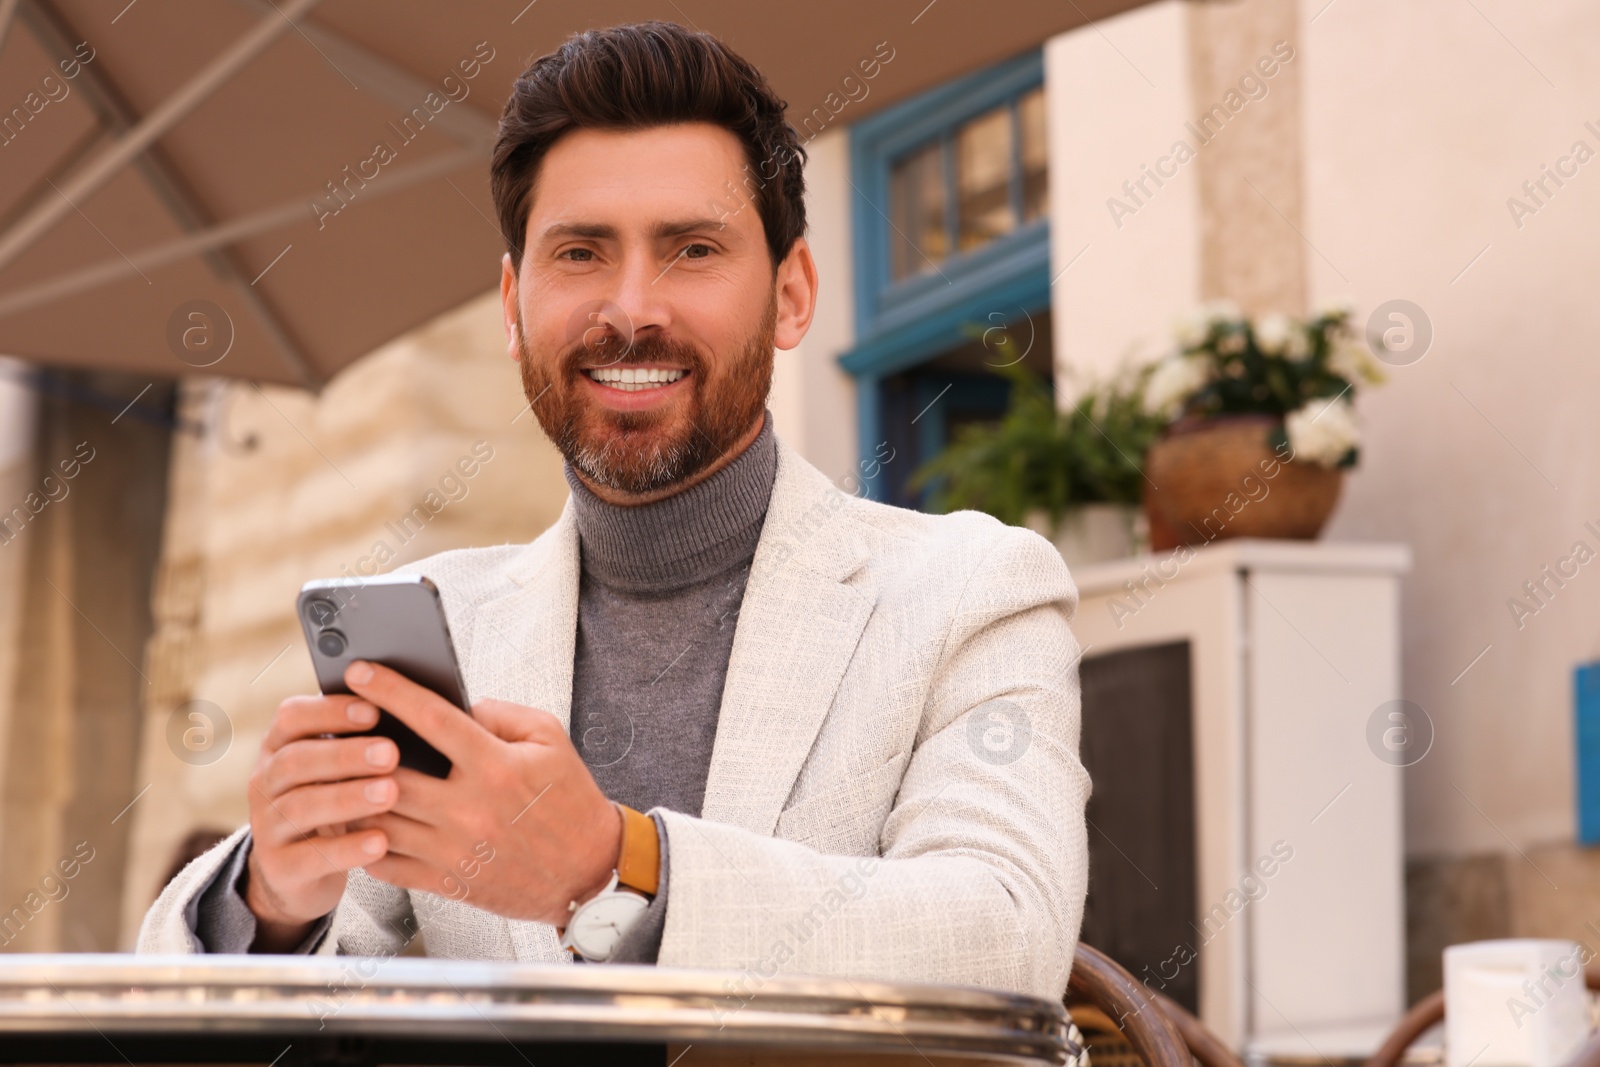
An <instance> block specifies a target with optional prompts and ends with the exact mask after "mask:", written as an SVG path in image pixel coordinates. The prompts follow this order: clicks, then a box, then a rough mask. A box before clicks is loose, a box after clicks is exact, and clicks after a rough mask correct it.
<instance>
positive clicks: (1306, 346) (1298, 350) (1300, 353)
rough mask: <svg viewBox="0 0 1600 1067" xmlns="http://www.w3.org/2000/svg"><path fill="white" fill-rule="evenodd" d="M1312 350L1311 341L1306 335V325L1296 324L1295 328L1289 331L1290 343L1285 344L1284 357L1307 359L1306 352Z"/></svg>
mask: <svg viewBox="0 0 1600 1067" xmlns="http://www.w3.org/2000/svg"><path fill="white" fill-rule="evenodd" d="M1310 351H1311V342H1310V340H1309V339H1308V338H1307V337H1306V330H1305V327H1304V326H1296V327H1295V328H1294V329H1292V330H1290V331H1289V343H1288V344H1287V345H1285V346H1284V349H1283V358H1284V359H1305V358H1306V354H1307V353H1308V352H1310Z"/></svg>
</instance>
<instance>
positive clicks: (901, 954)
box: [659, 527, 1089, 1010]
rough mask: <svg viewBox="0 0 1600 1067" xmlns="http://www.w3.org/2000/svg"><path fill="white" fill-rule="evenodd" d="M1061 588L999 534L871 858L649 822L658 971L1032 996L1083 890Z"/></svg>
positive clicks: (697, 825)
mask: <svg viewBox="0 0 1600 1067" xmlns="http://www.w3.org/2000/svg"><path fill="white" fill-rule="evenodd" d="M1076 604H1077V591H1076V589H1075V588H1074V587H1073V584H1072V580H1071V578H1070V577H1069V576H1068V573H1067V569H1066V565H1065V564H1064V563H1063V562H1062V560H1061V557H1060V556H1059V555H1058V554H1057V553H1056V551H1055V550H1054V548H1052V547H1051V546H1050V544H1049V542H1047V541H1045V540H1044V539H1043V538H1042V537H1039V536H1038V535H1036V534H1032V533H1029V532H1027V531H1025V530H1020V529H1016V528H1012V527H1007V528H1006V529H1005V530H1004V531H1002V532H1001V533H1000V534H999V535H998V536H997V538H996V541H995V543H994V545H993V547H992V548H991V549H990V551H989V552H988V554H987V556H986V558H984V559H983V561H982V562H981V563H980V564H979V565H978V566H977V567H976V568H975V569H974V570H973V571H972V572H971V574H970V577H969V578H968V580H967V582H966V585H965V587H964V589H963V590H962V592H961V594H960V598H959V601H958V604H957V607H956V609H955V613H954V617H953V619H952V620H951V622H950V623H949V632H948V635H947V636H946V639H945V642H944V648H943V651H942V652H941V654H940V655H939V656H938V659H937V663H936V666H935V668H934V671H933V677H932V679H931V683H930V690H929V695H928V698H927V702H926V704H925V706H924V708H923V715H922V722H921V724H920V727H919V732H918V743H917V745H916V747H915V749H914V751H913V753H912V756H911V759H910V761H909V762H908V764H907V765H906V770H905V773H904V776H903V778H902V781H901V785H900V790H899V793H898V795H897V797H896V800H895V803H894V806H893V808H892V810H891V811H890V813H889V815H888V817H887V818H886V819H885V821H884V824H883V827H882V830H881V833H880V836H879V855H878V856H877V857H855V856H835V855H824V854H822V853H820V852H818V851H816V850H815V849H813V848H811V847H810V846H807V845H803V844H799V843H796V842H792V841H784V840H779V839H776V838H772V837H766V836H763V835H760V834H757V833H752V832H750V831H748V830H745V829H742V828H738V827H734V826H729V825H726V824H721V823H715V822H709V821H707V820H704V819H697V818H692V817H690V816H686V815H682V814H679V813H675V812H664V813H663V819H664V821H665V823H666V827H667V836H668V838H669V840H670V842H671V849H672V907H671V908H670V909H669V910H668V912H667V917H666V927H665V931H664V933H663V937H662V943H661V952H660V956H659V962H660V963H661V964H662V965H663V966H673V965H677V966H694V967H716V968H726V969H730V970H734V971H739V972H742V975H743V977H741V978H740V979H739V980H738V981H737V982H730V983H729V989H730V993H729V1003H728V1006H727V1010H734V1009H736V1007H737V1005H738V1003H739V993H738V990H739V989H740V988H743V989H746V990H748V989H752V988H758V987H759V985H760V983H761V981H762V980H764V979H766V978H770V977H772V976H773V975H774V974H777V973H779V972H783V973H786V974H787V973H800V974H818V975H837V976H845V977H850V978H881V979H890V980H902V981H929V982H947V983H956V984H964V985H976V986H985V987H989V988H995V989H1003V990H1009V991H1014V992H1020V993H1029V994H1033V995H1035V996H1039V997H1044V998H1046V999H1050V1000H1057V999H1059V998H1060V997H1061V996H1062V994H1063V992H1064V991H1065V989H1066V984H1067V976H1068V974H1069V972H1070V970H1071V967H1072V956H1073V950H1074V949H1075V947H1076V945H1077V938H1078V927H1079V924H1080V922H1081V920H1082V917H1083V901H1084V895H1085V893H1086V891H1087V887H1088V845H1087V837H1086V833H1085V826H1084V805H1085V803H1086V802H1087V800H1088V796H1089V778H1088V775H1087V774H1086V773H1085V771H1084V769H1083V764H1082V763H1081V762H1080V761H1079V758H1078V731H1079V690H1078V675H1077V661H1078V655H1079V650H1078V643H1077V641H1076V639H1075V638H1074V637H1073V635H1072V631H1071V628H1070V627H1069V625H1068V620H1069V619H1070V618H1071V615H1072V612H1073V610H1074V608H1075V607H1076Z"/></svg>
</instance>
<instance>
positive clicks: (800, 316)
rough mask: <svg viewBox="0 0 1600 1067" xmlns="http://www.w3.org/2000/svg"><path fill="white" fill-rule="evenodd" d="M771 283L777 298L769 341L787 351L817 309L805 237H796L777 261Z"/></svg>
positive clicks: (812, 265)
mask: <svg viewBox="0 0 1600 1067" xmlns="http://www.w3.org/2000/svg"><path fill="white" fill-rule="evenodd" d="M773 284H774V285H775V286H776V290H777V297H778V321H777V327H776V329H775V330H774V331H773V337H772V343H773V344H774V345H775V346H776V347H778V348H781V349H784V350H785V351H787V350H788V349H791V348H794V347H795V346H796V345H798V344H799V343H800V339H801V338H803V337H805V335H806V331H807V330H809V329H811V317H812V315H814V314H815V313H816V310H817V264H816V261H815V260H813V259H812V258H811V246H810V245H808V244H806V239H805V238H804V237H801V238H798V239H796V241H795V243H794V247H793V248H790V249H789V254H788V255H787V256H784V257H783V262H782V263H779V264H778V271H777V277H776V279H775V281H774V283H773Z"/></svg>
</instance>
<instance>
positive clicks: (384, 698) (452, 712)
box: [344, 660, 489, 763]
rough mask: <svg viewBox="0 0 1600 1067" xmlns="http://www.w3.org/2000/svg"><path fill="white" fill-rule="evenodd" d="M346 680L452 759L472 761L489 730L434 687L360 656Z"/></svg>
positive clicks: (481, 749)
mask: <svg viewBox="0 0 1600 1067" xmlns="http://www.w3.org/2000/svg"><path fill="white" fill-rule="evenodd" d="M344 680H345V684H347V685H349V686H350V688H351V689H353V690H355V691H356V692H357V693H358V694H360V695H361V696H363V697H365V698H366V699H367V700H369V701H371V702H372V703H373V704H376V705H377V706H378V707H380V708H382V709H384V710H385V711H387V712H388V713H389V714H391V715H393V716H394V717H395V718H397V719H399V720H400V721H401V722H403V723H405V724H406V725H407V726H409V727H411V728H412V729H413V730H415V731H416V732H417V734H418V735H420V736H421V738H422V739H423V740H424V741H426V742H428V744H430V745H432V746H433V747H434V748H436V749H438V750H439V751H440V752H442V753H444V754H445V756H446V757H448V758H449V760H450V762H452V763H459V762H468V763H470V762H472V757H473V756H475V755H477V754H478V753H480V752H482V751H483V744H484V742H485V741H487V740H488V739H489V735H488V732H487V731H486V730H484V728H483V727H481V726H479V725H478V724H477V723H476V722H474V721H473V719H472V716H471V715H468V714H467V713H466V712H465V711H463V710H462V709H460V708H458V707H456V706H455V705H454V704H452V703H450V702H449V701H448V700H446V699H445V698H444V697H442V696H440V695H439V694H437V693H435V692H434V691H433V690H431V689H426V688H424V687H422V686H420V685H418V684H417V683H416V682H413V681H411V680H410V679H409V678H405V677H403V676H402V675H400V674H398V673H397V672H395V671H392V670H390V669H389V668H388V667H385V666H382V665H381V664H377V663H367V662H366V661H364V660H357V661H355V662H354V663H352V664H350V666H349V667H346V668H345V672H344Z"/></svg>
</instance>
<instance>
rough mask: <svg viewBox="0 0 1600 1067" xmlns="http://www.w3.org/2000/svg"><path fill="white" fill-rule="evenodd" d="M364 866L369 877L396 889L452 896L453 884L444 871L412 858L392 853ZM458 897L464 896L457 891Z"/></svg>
mask: <svg viewBox="0 0 1600 1067" xmlns="http://www.w3.org/2000/svg"><path fill="white" fill-rule="evenodd" d="M364 866H365V867H366V871H367V873H368V874H369V875H371V876H372V877H374V878H376V879H377V880H378V881H380V882H388V883H389V884H390V885H392V886H394V887H395V888H396V889H415V890H417V891H419V892H423V893H436V894H438V895H439V896H449V895H450V889H451V882H450V880H448V879H446V877H445V874H444V872H443V871H441V870H439V869H438V868H436V867H432V866H430V865H428V864H426V863H424V862H422V861H421V860H418V859H413V858H411V857H410V856H400V855H397V854H395V853H393V852H390V853H386V854H385V855H384V856H383V857H382V858H381V859H377V860H372V861H370V862H368V863H366V864H364ZM456 895H457V896H458V897H459V896H461V895H464V894H461V893H460V892H459V891H457V894H456Z"/></svg>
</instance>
